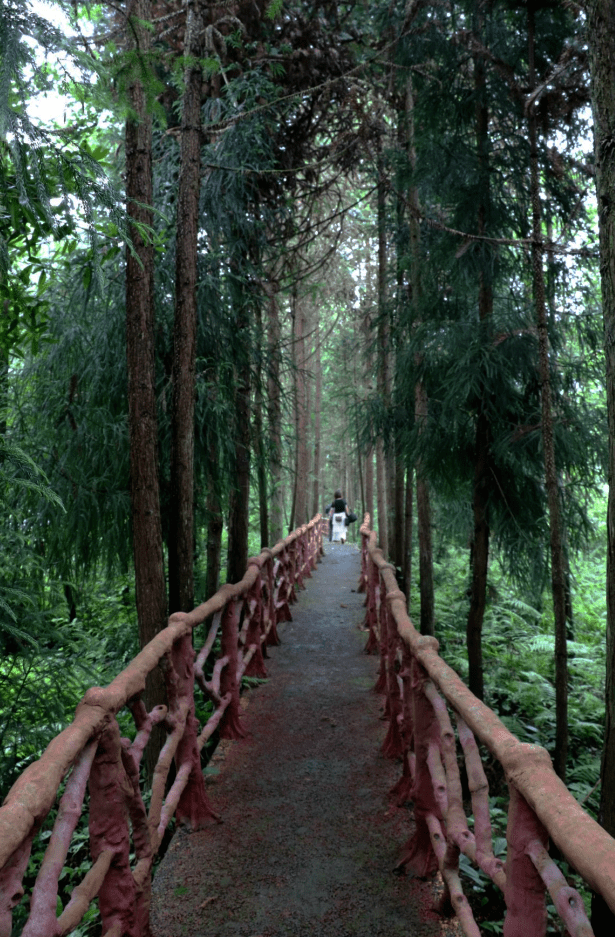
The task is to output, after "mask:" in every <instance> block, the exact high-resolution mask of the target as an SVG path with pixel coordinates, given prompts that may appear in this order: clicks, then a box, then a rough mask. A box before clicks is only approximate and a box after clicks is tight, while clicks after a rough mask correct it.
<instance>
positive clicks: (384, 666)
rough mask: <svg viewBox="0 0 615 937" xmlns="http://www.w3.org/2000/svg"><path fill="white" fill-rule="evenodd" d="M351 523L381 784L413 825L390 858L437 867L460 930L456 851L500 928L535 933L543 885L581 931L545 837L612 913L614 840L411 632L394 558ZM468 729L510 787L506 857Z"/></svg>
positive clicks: (526, 936) (472, 928)
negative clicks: (375, 698) (382, 727)
mask: <svg viewBox="0 0 615 937" xmlns="http://www.w3.org/2000/svg"><path fill="white" fill-rule="evenodd" d="M369 520H370V519H369V515H366V516H365V520H364V522H363V526H362V527H361V543H362V551H361V578H360V581H359V591H360V592H365V593H366V600H365V605H366V608H367V611H366V616H365V624H366V626H367V628H368V629H369V636H368V640H367V645H366V647H365V650H366V651H367V652H368V653H379V654H380V669H379V675H378V681H377V683H376V687H375V689H376V690H377V691H378V692H381V693H384V694H385V698H386V702H385V718H386V719H388V731H387V735H386V738H385V740H384V743H383V747H382V751H383V754H385V755H387V756H389V757H393V758H400V759H401V760H402V765H403V773H402V777H401V778H400V780H399V782H398V783H397V784H396V785H395V788H394V789H393V791H392V793H393V794H394V795H395V797H396V798H397V801H398V803H400V804H401V803H404V802H405V801H407V800H412V801H413V803H414V815H415V821H416V828H415V832H414V834H413V835H412V837H411V838H410V840H409V841H408V843H407V845H406V847H405V850H404V853H403V855H402V857H401V859H400V862H399V866H400V867H403V866H407V867H409V868H411V869H412V870H413V871H414V872H416V873H417V874H418V875H428V874H430V873H432V872H434V871H435V870H436V869H439V870H440V872H441V874H442V878H443V880H444V884H445V889H446V897H447V898H448V899H450V902H451V904H452V906H453V908H454V910H455V913H456V915H457V917H458V919H459V921H460V923H461V926H462V929H463V932H464V934H466V935H467V937H480V931H479V929H478V925H477V924H476V921H475V920H474V917H473V914H472V911H471V908H470V905H469V903H468V901H467V899H466V897H465V895H464V894H463V891H462V888H461V881H460V877H459V855H460V853H463V854H464V855H466V856H467V857H468V859H470V861H471V862H473V863H474V865H476V866H478V867H479V868H480V869H481V870H482V871H483V872H484V873H485V874H486V875H487V876H489V878H491V879H492V881H493V882H494V883H495V884H496V885H497V886H498V887H499V888H500V889H501V890H502V891H503V893H504V899H505V903H506V917H505V920H504V937H543V935H544V934H545V933H546V929H547V911H546V903H545V897H546V892H548V893H549V894H550V895H551V898H552V900H553V904H554V905H555V908H556V910H557V912H558V914H559V916H560V917H561V919H562V920H563V922H564V924H565V926H566V928H567V930H568V933H569V934H570V935H571V937H591V935H592V934H593V931H592V928H591V926H590V923H589V921H588V919H587V916H586V913H585V908H584V905H583V900H582V898H581V896H580V895H579V893H578V892H577V891H576V890H575V889H574V888H571V887H570V886H569V885H568V883H567V881H566V879H565V878H564V876H563V875H562V873H561V872H560V870H559V868H558V866H557V865H556V864H555V862H554V861H553V860H552V859H551V857H550V856H549V853H548V851H547V847H548V843H549V838H550V839H551V840H552V841H553V842H554V843H555V845H556V846H557V847H558V849H559V851H560V853H561V855H562V857H563V858H564V859H565V860H566V861H567V862H568V864H569V865H570V866H571V867H572V868H573V869H575V870H576V872H577V873H578V874H579V875H580V876H581V877H582V878H583V879H584V880H585V882H586V883H587V884H588V885H589V887H590V888H591V889H592V890H593V891H596V892H599V893H600V894H601V895H602V896H603V898H604V899H605V901H606V902H607V904H608V905H609V907H610V908H611V910H612V911H613V912H615V840H613V839H612V838H611V837H610V836H609V835H608V833H606V832H605V830H603V829H602V827H601V826H599V825H598V824H597V823H596V822H595V821H594V820H593V819H592V818H591V817H590V816H589V815H588V814H587V813H586V812H585V811H584V810H583V809H582V807H580V805H579V804H578V803H577V801H576V800H575V799H574V797H573V795H572V794H571V793H570V791H569V790H568V789H567V788H566V787H565V785H564V784H563V783H562V782H561V781H560V779H559V778H558V777H557V775H556V774H555V772H554V770H553V767H552V765H551V758H550V756H549V754H548V752H547V751H546V750H545V749H544V748H541V747H540V746H539V745H530V744H527V743H524V742H520V741H519V740H518V739H516V738H515V736H514V735H512V734H511V733H510V732H509V731H508V729H507V728H506V727H505V726H504V724H503V723H502V722H501V721H500V720H499V719H498V717H497V716H496V715H495V713H493V712H492V711H491V710H490V709H489V708H488V707H487V706H485V705H484V704H483V703H482V702H480V700H478V699H477V698H476V697H475V696H474V695H473V694H472V693H471V692H470V690H469V689H468V688H467V687H466V686H465V684H464V683H463V682H462V680H460V678H459V677H458V676H457V674H456V673H455V672H454V670H452V669H451V668H450V667H449V666H448V665H447V664H446V663H445V662H444V661H443V660H442V659H441V658H440V657H439V655H438V641H437V640H436V639H435V638H433V637H428V636H422V635H420V634H419V633H418V632H417V631H416V629H415V628H414V626H413V624H412V622H411V620H410V618H409V617H408V613H407V610H406V598H405V596H404V594H403V593H402V592H400V591H399V588H398V586H397V581H396V578H395V568H394V567H393V566H391V565H390V564H389V563H387V562H386V560H385V558H384V557H383V555H382V550H380V549H379V548H378V547H377V545H376V544H377V538H376V534H375V532H374V531H372V530H370V523H369ZM449 710H450V711H451V712H452V713H453V714H454V716H455V720H456V723H457V735H458V738H459V743H460V745H461V749H462V753H463V758H464V760H465V768H466V773H467V778H468V786H469V789H470V793H471V803H472V814H473V818H474V829H473V831H472V830H470V828H469V825H468V821H467V819H466V815H465V811H464V805H463V797H462V784H461V777H460V772H459V765H458V761H457V751H456V743H455V733H454V730H453V726H452V723H451V719H450V716H449ZM477 740H478V741H479V742H480V743H481V744H482V745H484V746H485V747H486V748H487V749H488V751H489V752H490V753H491V755H492V756H493V757H494V758H496V759H497V760H498V761H499V762H500V764H501V766H502V768H503V769H504V773H505V776H506V780H507V783H508V788H509V792H510V797H509V809H508V826H507V854H506V861H505V862H504V861H502V860H501V859H498V858H496V857H495V856H494V853H493V845H492V830H491V820H490V814H489V786H488V783H487V778H486V776H485V772H484V770H483V766H482V763H481V759H480V754H479V749H478V746H477Z"/></svg>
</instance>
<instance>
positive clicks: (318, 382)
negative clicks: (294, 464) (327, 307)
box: [311, 309, 324, 517]
mask: <svg viewBox="0 0 615 937" xmlns="http://www.w3.org/2000/svg"><path fill="white" fill-rule="evenodd" d="M315 316H316V324H315V332H314V342H315V345H314V359H315V360H314V381H315V388H314V395H315V400H314V463H313V467H312V471H313V474H314V481H313V484H312V511H311V514H312V517H315V516H316V514H318V513H319V512H321V511H322V510H323V507H324V505H323V504H321V492H320V446H321V440H320V409H321V407H322V353H321V348H320V314H319V312H318V309H316V311H315Z"/></svg>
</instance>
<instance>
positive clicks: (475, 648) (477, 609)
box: [466, 13, 493, 700]
mask: <svg viewBox="0 0 615 937" xmlns="http://www.w3.org/2000/svg"><path fill="white" fill-rule="evenodd" d="M477 20H478V22H477V24H476V31H477V33H478V34H479V35H480V34H481V33H482V21H481V18H480V14H479V13H477ZM474 87H475V91H476V148H477V151H478V174H479V190H480V192H481V201H480V203H479V206H478V225H477V229H478V230H477V233H478V234H479V235H484V234H485V233H486V231H487V227H488V220H489V213H490V191H489V113H488V111H487V105H486V100H485V98H486V94H485V92H486V77H485V63H484V60H483V57H482V55H476V56H475V58H474ZM481 251H482V264H481V268H480V272H479V284H478V319H479V329H480V341H481V343H484V342H486V343H488V342H490V341H491V335H490V331H491V329H490V324H491V320H492V318H493V287H492V282H491V272H490V268H491V263H490V257H489V255H488V253H487V252H488V248H487V247H486V245H485V246H483V247H482V248H481ZM490 484H491V427H490V424H489V417H488V414H487V401H485V400H479V401H478V414H477V417H476V431H475V443H474V481H473V486H472V514H473V519H474V530H473V534H472V547H471V551H470V565H471V570H472V573H471V582H470V608H469V610H468V621H467V625H466V648H467V654H468V686H469V688H470V689H471V690H472V692H473V693H474V695H475V696H476V697H478V699H480V700H482V698H483V693H484V684H483V648H482V640H483V621H484V618H485V607H486V604H487V578H488V573H489V538H490V528H489V487H490Z"/></svg>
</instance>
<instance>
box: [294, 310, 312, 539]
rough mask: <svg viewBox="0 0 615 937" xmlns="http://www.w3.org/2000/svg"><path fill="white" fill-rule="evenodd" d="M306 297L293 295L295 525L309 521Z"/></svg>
mask: <svg viewBox="0 0 615 937" xmlns="http://www.w3.org/2000/svg"><path fill="white" fill-rule="evenodd" d="M305 333H306V315H305V301H304V300H303V299H299V298H298V297H297V296H296V294H295V295H294V296H293V361H294V368H293V372H294V378H295V394H294V397H295V433H296V462H295V498H294V503H295V510H294V518H293V521H292V524H293V527H298V526H299V525H301V524H305V523H306V522H307V519H308V518H307V486H308V451H307V412H306V411H307V370H306V355H305Z"/></svg>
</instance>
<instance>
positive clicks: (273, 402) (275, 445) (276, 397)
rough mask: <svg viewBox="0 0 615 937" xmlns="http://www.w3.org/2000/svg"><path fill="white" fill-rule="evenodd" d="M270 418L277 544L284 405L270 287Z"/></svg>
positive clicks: (274, 299) (273, 531) (275, 537)
mask: <svg viewBox="0 0 615 937" xmlns="http://www.w3.org/2000/svg"><path fill="white" fill-rule="evenodd" d="M267 416H268V420H269V475H270V478H271V512H270V527H271V530H270V538H269V542H270V543H271V544H276V543H277V542H278V540H280V538H281V537H282V535H283V533H282V532H283V527H284V507H283V491H282V405H281V398H280V317H279V313H278V301H277V289H276V287H275V285H273V284H272V285H270V287H269V328H268V345H267Z"/></svg>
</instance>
